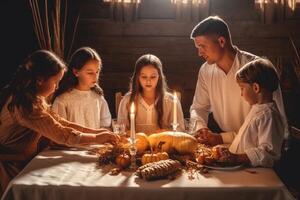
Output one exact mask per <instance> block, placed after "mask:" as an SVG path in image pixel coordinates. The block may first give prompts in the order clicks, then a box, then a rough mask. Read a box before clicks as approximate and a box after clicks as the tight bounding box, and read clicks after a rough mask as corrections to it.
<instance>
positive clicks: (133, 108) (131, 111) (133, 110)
mask: <svg viewBox="0 0 300 200" xmlns="http://www.w3.org/2000/svg"><path fill="white" fill-rule="evenodd" d="M134 112H135V107H134V103H133V102H132V104H131V106H130V114H134Z"/></svg>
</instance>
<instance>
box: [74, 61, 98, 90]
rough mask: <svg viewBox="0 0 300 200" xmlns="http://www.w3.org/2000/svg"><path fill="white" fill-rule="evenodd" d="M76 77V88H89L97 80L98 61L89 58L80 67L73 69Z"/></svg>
mask: <svg viewBox="0 0 300 200" xmlns="http://www.w3.org/2000/svg"><path fill="white" fill-rule="evenodd" d="M73 73H74V75H75V76H76V77H77V79H78V87H77V88H78V89H81V90H89V89H91V88H92V87H94V86H95V84H96V83H97V82H98V78H99V73H100V63H99V61H97V60H90V61H88V62H87V63H85V65H84V66H83V67H82V68H81V69H80V70H77V69H73Z"/></svg>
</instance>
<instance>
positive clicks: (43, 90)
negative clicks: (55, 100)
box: [37, 70, 65, 97]
mask: <svg viewBox="0 0 300 200" xmlns="http://www.w3.org/2000/svg"><path fill="white" fill-rule="evenodd" d="M64 72H65V70H61V71H60V72H59V73H58V74H57V75H54V76H51V77H50V78H48V79H39V80H38V81H37V95H39V96H43V97H48V96H50V95H51V94H53V93H54V92H55V90H56V89H57V88H58V83H59V81H60V80H61V79H62V77H63V75H64Z"/></svg>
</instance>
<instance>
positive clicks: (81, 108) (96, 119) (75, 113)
mask: <svg viewBox="0 0 300 200" xmlns="http://www.w3.org/2000/svg"><path fill="white" fill-rule="evenodd" d="M101 68H102V62H101V58H100V56H99V55H98V53H97V52H96V51H95V50H94V49H92V48H90V47H82V48H80V49H78V50H77V51H75V52H74V54H73V55H72V57H71V61H70V64H69V69H68V72H67V74H66V75H65V77H64V78H63V80H62V83H61V84H60V87H59V89H58V91H57V93H56V98H55V100H54V103H53V106H52V110H53V111H54V112H56V113H58V114H59V115H60V116H61V117H63V118H65V119H67V120H69V121H72V122H75V123H78V124H81V125H83V126H87V127H90V128H102V127H110V125H111V114H110V111H109V108H108V104H107V102H106V100H105V98H104V96H103V90H102V89H101V88H100V87H99V85H98V81H99V74H100V72H101Z"/></svg>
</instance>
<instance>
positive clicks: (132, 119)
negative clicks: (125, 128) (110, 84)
mask: <svg viewBox="0 0 300 200" xmlns="http://www.w3.org/2000/svg"><path fill="white" fill-rule="evenodd" d="M130 139H131V141H132V142H134V141H135V107H134V103H133V102H132V104H131V106H130Z"/></svg>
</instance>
